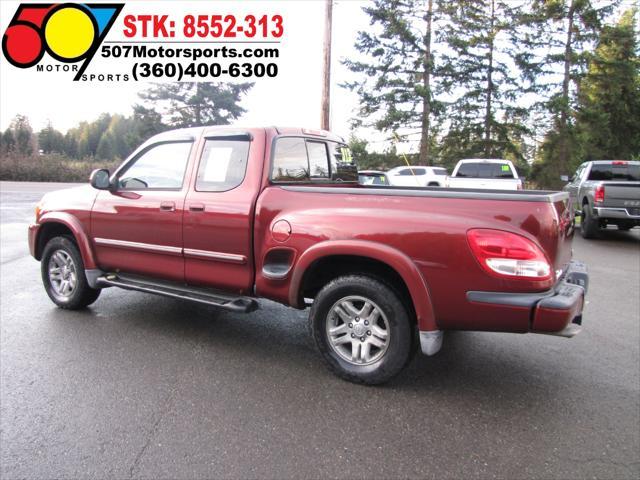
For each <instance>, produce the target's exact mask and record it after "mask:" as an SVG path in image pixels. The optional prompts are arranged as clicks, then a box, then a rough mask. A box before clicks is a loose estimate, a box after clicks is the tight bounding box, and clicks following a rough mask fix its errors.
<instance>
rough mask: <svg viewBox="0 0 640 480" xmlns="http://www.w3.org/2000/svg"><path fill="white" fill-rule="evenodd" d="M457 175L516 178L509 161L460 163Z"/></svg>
mask: <svg viewBox="0 0 640 480" xmlns="http://www.w3.org/2000/svg"><path fill="white" fill-rule="evenodd" d="M456 177H469V178H514V176H513V171H512V170H511V167H510V166H509V164H508V163H487V162H468V163H463V164H462V165H460V168H459V169H458V173H456Z"/></svg>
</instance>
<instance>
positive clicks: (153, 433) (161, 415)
mask: <svg viewBox="0 0 640 480" xmlns="http://www.w3.org/2000/svg"><path fill="white" fill-rule="evenodd" d="M172 401H173V393H170V394H169V395H167V398H165V400H164V402H163V404H162V407H161V408H160V412H159V415H158V418H157V419H156V420H155V422H153V425H152V426H151V428H150V429H149V431H148V432H147V434H146V435H145V441H144V444H143V445H142V448H141V449H140V450H139V451H138V453H137V454H136V458H135V459H134V460H133V463H132V464H131V467H129V477H128V478H133V476H134V474H135V473H136V472H137V470H138V466H139V465H140V461H141V460H142V457H143V456H144V454H145V452H146V451H147V449H148V448H149V445H151V440H153V437H155V436H156V433H157V432H158V428H159V426H160V422H161V421H162V419H163V418H164V416H165V415H166V414H167V412H168V411H169V406H170V405H171V402H172Z"/></svg>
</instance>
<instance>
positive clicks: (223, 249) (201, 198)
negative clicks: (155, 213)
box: [183, 128, 265, 294]
mask: <svg viewBox="0 0 640 480" xmlns="http://www.w3.org/2000/svg"><path fill="white" fill-rule="evenodd" d="M264 136H265V135H264V130H262V129H253V130H250V131H230V130H225V129H215V128H212V129H210V130H208V131H205V133H204V136H203V139H202V141H201V142H200V148H199V150H200V151H199V152H198V159H199V160H198V162H197V165H196V166H195V168H196V170H195V174H194V175H193V176H192V177H193V178H192V181H191V188H190V190H189V193H188V195H187V201H186V204H185V212H184V228H183V232H184V233H183V236H184V258H185V278H186V281H187V283H189V284H192V285H200V286H208V287H214V288H218V289H221V290H226V291H229V292H233V293H239V294H249V293H251V291H252V288H253V282H254V261H253V245H252V244H253V240H252V239H253V221H254V208H255V203H256V199H257V197H258V193H259V190H260V181H261V178H262V166H263V161H264V155H265V144H264Z"/></svg>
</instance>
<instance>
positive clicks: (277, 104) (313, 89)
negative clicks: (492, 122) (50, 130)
mask: <svg viewBox="0 0 640 480" xmlns="http://www.w3.org/2000/svg"><path fill="white" fill-rule="evenodd" d="M94 3H100V2H98V1H95V2H94ZM19 4H20V2H13V1H5V0H2V1H0V28H1V30H2V32H3V33H4V31H5V30H6V28H7V25H8V23H9V21H10V20H11V18H12V17H13V14H14V12H15V11H16V9H17V7H18V5H19ZM366 4H367V2H366V1H359V0H337V1H335V2H334V11H333V41H332V66H331V68H332V88H331V104H332V107H331V130H332V131H334V132H335V133H337V134H339V135H342V136H344V137H345V138H346V137H348V136H349V133H350V126H349V121H350V119H351V118H352V117H353V116H354V115H356V108H357V103H358V99H357V96H356V95H355V94H353V93H351V92H349V91H347V90H345V89H343V88H341V87H339V86H338V83H339V82H343V81H345V80H347V79H350V78H352V75H353V74H352V73H351V72H349V71H348V70H347V69H346V67H344V66H343V65H342V64H341V62H340V60H341V59H343V58H348V57H351V56H353V55H355V54H356V51H355V48H354V43H355V40H356V36H357V32H358V31H359V30H363V29H367V27H368V18H367V16H366V14H364V12H362V6H363V5H366ZM151 6H152V7H153V8H151ZM141 11H144V13H152V14H155V13H157V14H160V13H170V14H171V15H172V18H173V16H175V17H176V18H182V15H183V14H194V15H197V14H200V13H203V14H204V13H213V12H214V11H219V12H222V11H224V12H230V13H235V14H242V13H245V12H248V13H256V14H258V13H261V12H264V13H267V14H281V15H282V16H283V19H284V22H285V35H284V37H283V39H282V43H281V44H280V59H279V60H278V66H279V74H278V77H277V78H275V79H257V80H255V86H254V87H253V89H251V90H250V91H249V93H248V94H247V95H246V96H245V97H244V99H243V100H242V103H241V105H242V106H243V107H244V108H245V109H246V110H247V113H246V114H245V115H243V117H242V118H240V119H239V120H238V121H237V122H236V123H237V124H238V125H246V126H253V125H257V126H262V125H288V126H303V127H307V128H318V127H319V124H320V101H321V86H322V84H321V78H322V44H323V28H324V23H323V22H324V1H322V0H307V1H300V2H293V1H267V2H264V1H245V2H242V3H241V4H240V2H237V1H206V2H194V1H192V2H171V1H154V2H149V1H146V2H142V1H132V0H126V2H125V9H124V10H123V11H122V12H121V13H120V18H119V20H118V22H116V24H114V27H113V28H112V30H111V32H109V35H108V37H107V40H114V39H115V40H117V39H125V37H124V36H123V35H122V25H123V24H122V18H123V16H124V15H126V14H128V13H139V12H141ZM44 60H48V61H47V62H44ZM44 60H43V63H55V62H54V61H53V60H51V59H48V58H47V55H46V54H45V59H44ZM96 60H97V59H94V60H93V62H96ZM93 62H92V64H91V66H90V67H89V70H88V71H87V73H90V72H91V69H92V68H93V67H94V63H93ZM148 86H149V85H148V84H146V83H143V82H127V83H125V82H119V83H106V82H105V83H97V82H94V83H89V82H73V81H72V80H71V75H70V74H65V75H63V74H49V75H46V74H44V73H35V72H34V71H33V69H26V70H23V69H18V68H16V67H14V66H12V65H10V64H8V62H7V61H6V59H5V58H4V56H1V58H0V129H2V130H3V131H4V130H5V129H6V128H7V127H8V126H9V124H10V122H11V120H12V119H13V118H14V117H15V115H17V114H23V115H26V116H27V117H28V118H29V119H30V121H31V124H32V126H33V128H34V130H36V131H37V130H39V129H41V128H43V127H44V126H46V125H47V123H48V122H49V121H51V122H52V124H53V126H54V127H55V128H57V129H58V130H61V131H63V132H65V131H66V130H67V129H69V128H72V127H74V126H76V125H77V124H78V123H79V122H81V121H84V120H89V121H90V120H94V119H95V118H97V117H98V115H99V114H101V113H103V112H108V113H111V114H115V113H120V114H124V115H130V114H131V113H132V109H131V107H132V105H133V104H134V103H140V99H139V98H138V92H139V91H141V90H144V89H145V88H146V87H148ZM369 133H370V134H371V135H374V136H380V135H381V134H377V133H374V132H369ZM381 138H382V137H381Z"/></svg>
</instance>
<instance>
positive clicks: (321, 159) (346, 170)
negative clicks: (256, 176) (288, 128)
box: [271, 137, 358, 183]
mask: <svg viewBox="0 0 640 480" xmlns="http://www.w3.org/2000/svg"><path fill="white" fill-rule="evenodd" d="M271 180H272V181H274V182H313V181H320V182H328V181H336V182H354V183H355V182H357V181H358V168H357V166H356V164H355V162H354V161H353V157H352V156H351V151H350V150H349V147H348V146H347V145H345V144H341V143H337V142H332V141H321V140H314V139H305V138H302V137H284V138H279V139H277V140H276V143H275V148H274V151H273V167H272V171H271Z"/></svg>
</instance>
